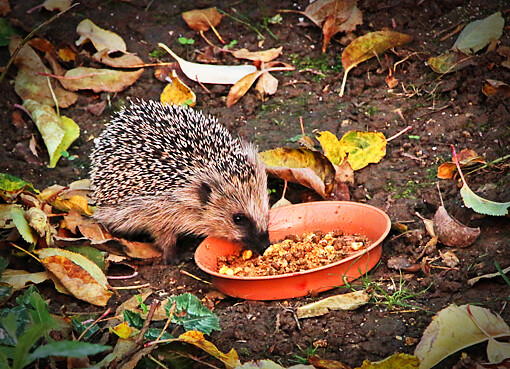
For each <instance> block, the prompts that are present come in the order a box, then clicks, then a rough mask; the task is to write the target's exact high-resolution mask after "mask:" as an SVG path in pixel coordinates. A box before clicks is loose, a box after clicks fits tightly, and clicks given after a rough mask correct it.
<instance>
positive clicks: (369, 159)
mask: <svg viewBox="0 0 510 369" xmlns="http://www.w3.org/2000/svg"><path fill="white" fill-rule="evenodd" d="M317 140H319V142H320V143H321V146H322V149H323V150H324V153H325V155H326V156H327V157H328V158H329V159H330V160H331V162H332V163H333V164H336V165H340V164H341V163H342V161H343V159H344V157H345V154H349V155H348V157H347V161H348V162H349V164H350V166H351V168H352V169H353V170H358V169H361V168H364V167H366V166H367V165H368V164H370V163H378V162H379V161H380V160H381V159H382V158H383V157H384V156H385V155H386V138H385V137H384V134H382V133H381V132H364V131H363V132H361V131H349V132H347V133H345V134H344V135H343V137H342V138H341V139H340V140H338V139H337V138H336V136H335V135H333V134H332V133H331V132H328V131H323V132H319V137H318V138H317Z"/></svg>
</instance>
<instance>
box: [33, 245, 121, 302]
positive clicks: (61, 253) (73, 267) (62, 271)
mask: <svg viewBox="0 0 510 369" xmlns="http://www.w3.org/2000/svg"><path fill="white" fill-rule="evenodd" d="M34 252H35V253H36V254H37V255H38V256H39V258H40V259H41V262H42V263H43V265H44V267H45V268H46V269H47V270H48V271H50V272H51V273H53V274H54V275H55V276H56V277H57V278H58V279H59V280H60V282H62V284H63V285H64V286H65V287H66V288H67V290H68V291H69V292H71V293H72V294H73V296H75V297H76V298H78V299H80V300H83V301H87V302H89V303H91V304H93V305H97V306H105V305H106V303H107V302H108V300H109V299H110V297H111V295H112V292H111V291H109V285H108V281H107V279H106V276H105V275H104V273H103V272H102V271H101V269H100V268H99V267H98V266H97V265H96V264H94V263H93V262H92V261H90V260H89V259H87V258H86V257H85V256H83V255H80V254H77V253H74V252H71V251H67V250H64V249H57V248H45V249H41V250H36V251H34Z"/></svg>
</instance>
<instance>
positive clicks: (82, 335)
mask: <svg viewBox="0 0 510 369" xmlns="http://www.w3.org/2000/svg"><path fill="white" fill-rule="evenodd" d="M111 311H112V309H110V308H108V309H107V310H106V311H105V312H104V313H103V314H101V316H100V317H99V318H97V319H96V320H94V322H92V324H90V325H89V326H88V327H87V328H86V329H85V330H84V331H83V332H82V333H81V334H80V336H79V337H78V339H77V341H79V340H81V339H82V338H83V337H84V336H85V334H86V333H87V332H88V331H89V330H90V329H91V328H92V327H93V326H95V325H96V324H97V323H99V321H100V320H101V319H103V318H104V317H105V316H107V315H108V314H110V313H111Z"/></svg>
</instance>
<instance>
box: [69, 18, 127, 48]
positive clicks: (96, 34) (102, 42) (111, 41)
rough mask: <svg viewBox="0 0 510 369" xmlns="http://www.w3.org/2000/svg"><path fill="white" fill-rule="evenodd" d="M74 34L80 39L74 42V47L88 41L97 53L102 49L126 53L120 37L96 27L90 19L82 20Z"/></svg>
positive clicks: (124, 44)
mask: <svg viewBox="0 0 510 369" xmlns="http://www.w3.org/2000/svg"><path fill="white" fill-rule="evenodd" d="M76 33H78V34H79V35H80V38H79V39H78V40H77V41H76V46H80V45H82V44H84V43H85V42H87V41H90V42H92V44H93V45H94V47H95V48H96V50H97V51H101V50H103V49H106V50H108V51H124V52H125V51H126V43H125V42H124V40H123V39H122V37H120V36H119V35H118V34H116V33H114V32H111V31H108V30H105V29H102V28H100V27H98V26H96V25H95V24H94V23H93V22H92V21H91V20H90V19H84V20H82V21H81V22H80V23H79V24H78V26H77V27H76Z"/></svg>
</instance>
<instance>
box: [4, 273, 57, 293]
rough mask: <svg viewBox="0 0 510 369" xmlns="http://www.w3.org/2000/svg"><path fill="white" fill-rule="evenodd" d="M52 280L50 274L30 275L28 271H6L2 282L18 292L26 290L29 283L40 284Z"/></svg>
mask: <svg viewBox="0 0 510 369" xmlns="http://www.w3.org/2000/svg"><path fill="white" fill-rule="evenodd" d="M48 279H50V276H49V273H48V272H46V271H45V272H37V273H30V272H27V271H26V270H15V269H5V270H4V271H3V272H2V277H1V278H0V282H3V283H7V284H9V285H11V286H12V288H13V289H14V290H15V291H17V290H21V289H23V288H25V286H26V284H27V283H31V284H38V283H42V282H44V281H46V280H48Z"/></svg>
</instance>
